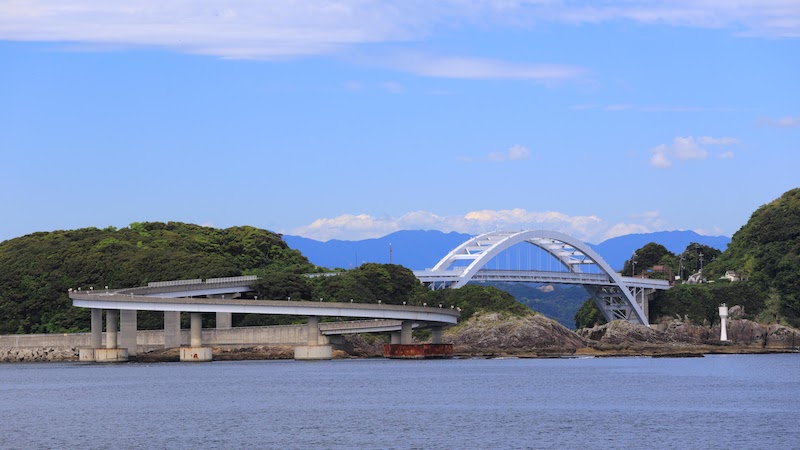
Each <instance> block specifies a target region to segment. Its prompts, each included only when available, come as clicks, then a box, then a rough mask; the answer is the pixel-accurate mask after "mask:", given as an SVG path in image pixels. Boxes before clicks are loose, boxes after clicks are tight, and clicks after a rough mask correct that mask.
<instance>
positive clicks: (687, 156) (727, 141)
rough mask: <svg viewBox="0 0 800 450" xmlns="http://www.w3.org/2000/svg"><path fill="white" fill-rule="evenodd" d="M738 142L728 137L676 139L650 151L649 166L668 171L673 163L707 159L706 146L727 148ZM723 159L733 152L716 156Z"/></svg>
mask: <svg viewBox="0 0 800 450" xmlns="http://www.w3.org/2000/svg"><path fill="white" fill-rule="evenodd" d="M738 143H739V140H738V139H734V138H730V137H720V138H714V137H711V136H701V137H699V138H696V139H695V138H694V137H692V136H688V137H676V138H675V140H674V141H673V142H672V144H661V145H658V146H656V147H653V148H652V149H650V153H651V155H650V165H651V166H653V167H656V168H659V169H669V168H670V167H672V165H673V162H674V161H676V160H677V161H691V160H704V159H708V155H709V150H708V149H707V147H708V146H728V145H734V144H738ZM718 156H719V157H720V158H723V159H731V158H733V156H734V155H733V152H732V151H730V150H726V151H724V152H722V153H720V154H719V155H718Z"/></svg>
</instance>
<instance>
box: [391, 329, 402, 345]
mask: <svg viewBox="0 0 800 450" xmlns="http://www.w3.org/2000/svg"><path fill="white" fill-rule="evenodd" d="M391 339H392V340H391V343H392V344H399V343H400V332H399V331H392V334H391Z"/></svg>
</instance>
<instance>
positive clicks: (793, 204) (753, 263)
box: [575, 189, 800, 328]
mask: <svg viewBox="0 0 800 450" xmlns="http://www.w3.org/2000/svg"><path fill="white" fill-rule="evenodd" d="M700 254H702V255H703V259H704V261H703V262H704V263H705V264H704V265H703V275H704V277H705V278H706V280H707V281H708V283H704V284H696V285H681V284H679V285H676V286H675V287H673V288H672V289H669V290H667V291H660V292H659V293H658V294H657V295H656V297H655V299H654V301H652V302H651V304H650V320H651V322H655V321H656V320H658V318H659V317H665V318H666V317H680V318H688V319H689V321H690V322H693V323H696V324H704V323H705V324H713V323H716V322H719V311H718V309H717V307H718V306H719V305H720V304H722V303H727V304H728V306H733V305H740V306H742V307H743V308H744V313H743V317H744V318H746V319H754V320H755V319H757V320H758V321H760V322H762V323H785V324H788V325H791V326H794V327H797V326H800V189H792V190H790V191H788V192H786V193H785V194H783V195H782V196H781V197H780V198H778V199H776V200H775V201H773V202H771V203H768V204H766V205H764V206H762V207H760V208H758V210H756V211H755V212H754V213H753V214H752V216H751V217H750V220H749V221H748V222H747V223H746V224H745V225H744V226H743V227H742V228H741V229H739V231H737V232H736V234H734V235H733V238H732V240H731V242H730V244H729V245H728V248H727V249H726V250H725V251H724V252H721V253H720V252H719V251H718V250H716V249H712V248H710V247H706V246H702V245H697V244H694V243H692V244H689V246H688V247H687V248H686V250H685V251H684V252H683V254H682V255H683V266H684V268H685V270H684V274H691V273H693V272H695V269H696V268H699V267H700V263H701V261H700V260H699V255H700ZM636 255H637V265H636V266H634V265H633V264H632V261H631V260H628V261H626V262H625V267H624V269H623V274H625V275H629V274H630V273H631V272H630V271H632V270H634V267H636V268H637V269H636V270H637V273H641V272H640V270H645V269H646V268H648V267H651V266H653V265H662V266H664V267H666V268H667V269H669V270H671V271H672V273H673V274H674V275H678V274H679V273H680V259H681V255H675V254H672V253H670V252H669V251H668V250H667V249H666V248H664V247H663V246H660V245H658V244H655V243H650V244H647V245H645V246H644V247H642V248H641V249H639V250H637V251H636ZM669 270H668V271H667V272H664V273H649V274H648V275H649V276H651V277H652V278H663V279H667V278H668V277H669ZM726 271H735V272H736V273H737V274H739V275H740V276H741V278H742V279H743V281H735V282H728V281H727V280H724V279H721V277H722V276H723V275H724V274H725V272H726ZM665 277H666V278H665ZM684 278H686V277H685V276H684ZM575 320H576V325H577V327H578V328H585V327H591V326H593V325H594V324H595V323H603V322H605V320H604V319H603V317H602V314H600V312H599V310H597V308H596V307H595V306H594V304H593V302H592V301H591V300H589V301H587V302H586V303H584V305H583V306H582V307H581V309H580V310H579V311H578V313H577V314H576V315H575Z"/></svg>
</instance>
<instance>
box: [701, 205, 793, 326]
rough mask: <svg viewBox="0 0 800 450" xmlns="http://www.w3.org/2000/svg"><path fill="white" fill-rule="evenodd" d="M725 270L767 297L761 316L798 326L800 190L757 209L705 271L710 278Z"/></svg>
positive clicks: (716, 276)
mask: <svg viewBox="0 0 800 450" xmlns="http://www.w3.org/2000/svg"><path fill="white" fill-rule="evenodd" d="M726 270H735V271H737V272H740V273H741V274H742V276H743V277H744V278H745V279H749V282H750V284H752V285H753V286H755V287H756V288H757V289H759V290H760V291H761V292H763V293H764V294H766V295H767V296H768V297H767V299H766V304H765V311H764V314H762V319H764V320H777V321H781V320H784V321H786V322H787V323H788V324H790V325H792V326H795V327H796V326H800V189H792V190H790V191H788V192H786V193H785V194H783V195H782V196H781V197H780V198H778V199H776V200H775V201H773V202H770V203H768V204H766V205H763V206H762V207H760V208H758V209H757V210H756V211H755V212H754V213H753V214H752V216H750V220H749V221H748V222H747V224H745V225H744V226H743V227H742V228H741V229H740V230H739V231H737V232H736V234H734V235H733V239H732V240H731V243H730V246H728V249H727V250H726V251H725V253H723V254H722V255H721V256H720V257H719V258H717V260H716V261H715V262H713V263H711V264H709V265H708V268H707V270H706V272H707V276H708V278H709V279H710V280H711V279H716V278H718V277H720V276H721V275H723V274H724V273H725V271H726Z"/></svg>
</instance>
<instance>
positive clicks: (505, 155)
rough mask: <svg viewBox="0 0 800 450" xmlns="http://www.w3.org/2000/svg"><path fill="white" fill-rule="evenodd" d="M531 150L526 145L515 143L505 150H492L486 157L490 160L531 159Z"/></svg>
mask: <svg viewBox="0 0 800 450" xmlns="http://www.w3.org/2000/svg"><path fill="white" fill-rule="evenodd" d="M530 157H531V151H530V150H528V149H527V148H526V147H523V146H521V145H519V144H516V145H514V146H513V147H511V148H510V149H508V150H507V151H505V152H491V153H489V155H488V156H487V157H486V159H488V160H489V161H494V162H504V161H524V160H526V159H530Z"/></svg>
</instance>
